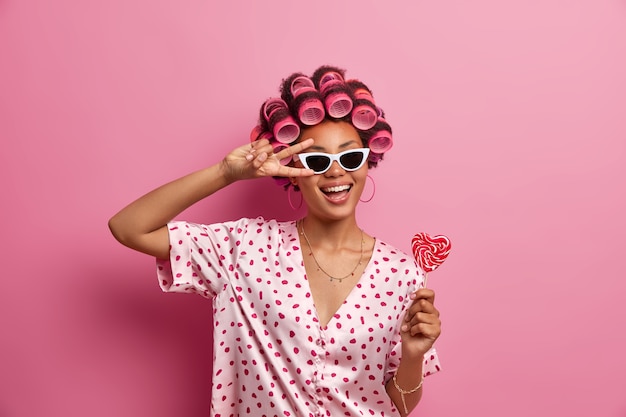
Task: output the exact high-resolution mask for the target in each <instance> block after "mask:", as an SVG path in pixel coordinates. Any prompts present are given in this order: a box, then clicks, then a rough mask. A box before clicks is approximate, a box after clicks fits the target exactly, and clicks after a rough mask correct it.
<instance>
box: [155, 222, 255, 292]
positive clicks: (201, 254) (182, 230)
mask: <svg viewBox="0 0 626 417" xmlns="http://www.w3.org/2000/svg"><path fill="white" fill-rule="evenodd" d="M247 220H248V219H241V220H239V221H236V222H228V223H217V224H212V225H201V224H193V223H186V222H171V223H169V224H168V233H169V239H170V256H169V259H167V260H163V259H157V260H156V264H157V276H158V279H159V285H160V287H161V289H162V290H163V291H164V292H179V293H197V294H200V295H202V296H204V297H206V298H211V297H214V296H215V295H216V294H218V293H219V292H220V291H222V290H223V289H224V288H225V287H226V286H227V285H228V282H229V281H230V278H231V276H232V274H235V273H236V272H235V265H236V264H237V259H238V257H239V250H238V249H239V247H240V242H241V241H242V239H243V237H244V235H245V232H246V229H247V224H248V221H247Z"/></svg>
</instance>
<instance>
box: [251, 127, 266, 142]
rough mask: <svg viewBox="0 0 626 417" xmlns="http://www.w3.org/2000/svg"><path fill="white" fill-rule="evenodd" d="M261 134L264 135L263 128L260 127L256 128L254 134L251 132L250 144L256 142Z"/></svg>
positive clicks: (253, 130)
mask: <svg viewBox="0 0 626 417" xmlns="http://www.w3.org/2000/svg"><path fill="white" fill-rule="evenodd" d="M261 133H263V128H262V127H261V126H260V125H256V126H254V128H253V129H252V132H250V142H254V141H255V140H257V139H259V136H261Z"/></svg>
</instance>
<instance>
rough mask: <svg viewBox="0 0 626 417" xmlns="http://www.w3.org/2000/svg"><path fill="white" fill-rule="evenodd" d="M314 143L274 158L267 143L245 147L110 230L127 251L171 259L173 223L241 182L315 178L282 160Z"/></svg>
mask: <svg viewBox="0 0 626 417" xmlns="http://www.w3.org/2000/svg"><path fill="white" fill-rule="evenodd" d="M312 143H313V140H312V139H307V140H305V141H302V142H300V143H298V144H296V145H294V146H291V147H288V148H286V149H283V150H282V151H280V152H279V153H277V154H274V153H273V152H272V146H271V145H270V144H269V142H268V141H267V140H261V141H257V142H252V143H251V144H248V145H244V146H241V147H239V148H237V149H235V150H233V151H232V152H231V153H229V154H228V155H227V156H226V157H225V158H224V159H223V160H222V161H221V162H219V163H217V164H215V165H213V166H210V167H208V168H205V169H202V170H200V171H196V172H193V173H191V174H189V175H186V176H184V177H182V178H179V179H177V180H175V181H172V182H170V183H167V184H165V185H163V186H161V187H159V188H157V189H156V190H154V191H151V192H149V193H148V194H146V195H144V196H143V197H140V198H139V199H137V200H135V201H134V202H132V203H130V204H129V205H128V206H126V207H125V208H123V209H122V210H121V211H120V212H119V213H117V214H116V215H115V216H113V217H112V218H111V219H110V220H109V228H110V229H111V232H112V233H113V236H115V238H116V239H117V240H118V241H119V242H120V243H122V244H123V245H125V246H128V247H129V248H132V249H135V250H138V251H140V252H143V253H146V254H148V255H152V256H155V257H157V258H162V259H167V258H168V256H169V238H168V233H167V223H168V222H169V221H170V220H172V219H173V218H174V217H175V216H176V215H178V214H179V213H180V212H182V211H183V210H185V209H186V208H188V207H190V206H191V205H193V204H195V203H196V202H198V201H200V200H202V199H203V198H205V197H208V196H209V195H211V194H213V193H215V192H217V191H219V190H220V189H222V188H224V187H226V186H228V185H229V184H232V183H233V182H235V181H239V180H244V179H251V178H260V177H265V176H286V177H295V176H308V175H313V171H311V170H307V169H299V168H292V167H286V166H283V165H281V164H280V160H281V159H282V158H285V157H287V156H290V155H293V154H295V153H298V152H302V150H303V149H306V148H307V147H309V146H310V145H311V144H312Z"/></svg>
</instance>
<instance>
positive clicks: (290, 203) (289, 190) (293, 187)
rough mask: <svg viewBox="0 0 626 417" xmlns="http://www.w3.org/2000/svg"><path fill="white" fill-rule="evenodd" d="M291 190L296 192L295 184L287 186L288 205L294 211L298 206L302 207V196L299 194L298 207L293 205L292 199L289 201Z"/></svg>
mask: <svg viewBox="0 0 626 417" xmlns="http://www.w3.org/2000/svg"><path fill="white" fill-rule="evenodd" d="M292 191H293V192H297V191H296V189H295V186H292V187H289V188H287V201H288V202H289V207H291V208H292V209H293V210H294V211H296V210H298V209H299V208H300V207H302V202H303V201H304V197H302V194H300V204H298V207H296V206H294V205H293V201H291V193H292Z"/></svg>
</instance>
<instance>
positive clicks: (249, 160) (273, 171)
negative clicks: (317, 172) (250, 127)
mask: <svg viewBox="0 0 626 417" xmlns="http://www.w3.org/2000/svg"><path fill="white" fill-rule="evenodd" d="M312 144H313V139H306V140H303V141H302V142H299V143H297V144H295V145H292V146H289V147H287V148H285V149H283V150H281V151H280V152H277V153H274V149H273V148H272V145H271V144H270V143H269V141H268V140H266V139H261V140H258V141H254V142H251V143H250V144H247V145H243V146H240V147H239V148H237V149H235V150H233V151H232V152H231V153H229V154H228V155H226V157H225V158H224V160H222V168H223V172H224V175H225V176H226V178H227V179H228V180H229V181H237V180H245V179H250V178H260V177H268V176H274V177H276V176H278V177H303V176H311V175H314V173H313V171H312V170H310V169H304V168H294V167H290V166H285V165H283V164H281V163H280V161H281V159H284V158H287V157H289V156H292V155H294V154H297V153H300V152H302V151H303V150H304V149H306V148H308V147H309V146H311V145H312Z"/></svg>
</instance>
